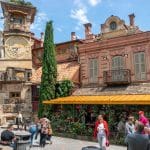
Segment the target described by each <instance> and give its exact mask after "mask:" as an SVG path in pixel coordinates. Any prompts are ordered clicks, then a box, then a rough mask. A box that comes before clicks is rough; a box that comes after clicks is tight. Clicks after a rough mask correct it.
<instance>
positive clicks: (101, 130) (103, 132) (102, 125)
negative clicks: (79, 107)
mask: <svg viewBox="0 0 150 150" xmlns="http://www.w3.org/2000/svg"><path fill="white" fill-rule="evenodd" d="M108 136H109V129H108V124H107V122H106V121H105V120H104V119H103V116H102V115H99V116H98V119H97V121H96V122H95V129H94V137H97V139H98V143H99V146H100V149H101V150H106V147H107V146H109V141H108Z"/></svg>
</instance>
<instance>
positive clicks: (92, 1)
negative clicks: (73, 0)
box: [88, 0, 101, 6]
mask: <svg viewBox="0 0 150 150" xmlns="http://www.w3.org/2000/svg"><path fill="white" fill-rule="evenodd" d="M88 2H89V4H90V5H91V6H96V5H97V4H99V3H100V2H101V0H88Z"/></svg>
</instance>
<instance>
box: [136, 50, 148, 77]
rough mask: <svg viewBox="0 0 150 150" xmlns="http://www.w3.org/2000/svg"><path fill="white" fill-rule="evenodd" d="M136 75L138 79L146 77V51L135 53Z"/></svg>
mask: <svg viewBox="0 0 150 150" xmlns="http://www.w3.org/2000/svg"><path fill="white" fill-rule="evenodd" d="M134 66H135V77H136V79H137V80H145V79H146V66H145V53H144V52H139V53H136V54H134Z"/></svg>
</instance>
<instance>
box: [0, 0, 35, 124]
mask: <svg viewBox="0 0 150 150" xmlns="http://www.w3.org/2000/svg"><path fill="white" fill-rule="evenodd" d="M18 2H21V3H20V4H19V3H18ZM27 4H28V5H27ZM29 4H30V3H29V2H27V3H26V2H25V1H21V0H20V1H16V2H15V1H14V2H1V7H2V11H3V16H4V30H3V34H2V37H3V39H2V40H1V39H0V41H1V43H2V44H1V46H0V48H1V49H0V123H6V122H8V121H9V120H14V118H15V117H16V115H17V113H18V112H21V113H22V114H23V117H25V118H26V117H31V113H32V104H31V82H30V77H31V74H32V53H31V46H32V43H33V41H32V39H33V38H32V35H33V34H32V33H31V32H30V26H31V24H32V23H33V21H34V17H35V14H36V8H35V7H33V6H32V5H29ZM0 37H1V36H0Z"/></svg>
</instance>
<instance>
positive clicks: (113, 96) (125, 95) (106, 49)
mask: <svg viewBox="0 0 150 150" xmlns="http://www.w3.org/2000/svg"><path fill="white" fill-rule="evenodd" d="M134 19H135V15H134V14H130V15H129V20H130V24H129V25H127V24H126V23H125V21H124V20H121V19H120V18H119V17H117V16H113V15H112V16H110V17H109V18H108V19H106V21H105V22H104V24H101V27H100V32H99V33H98V34H93V33H92V24H91V23H87V24H84V27H85V39H82V40H81V41H82V42H81V43H79V44H78V60H79V61H78V62H79V64H80V73H79V74H80V75H79V76H80V88H78V89H76V90H75V92H74V93H73V94H72V96H69V97H63V98H58V99H55V100H53V101H45V102H44V103H45V104H143V105H144V104H145V105H146V104H150V66H149V60H150V32H149V31H146V32H143V31H141V30H140V29H139V28H138V26H136V25H135V21H134Z"/></svg>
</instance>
